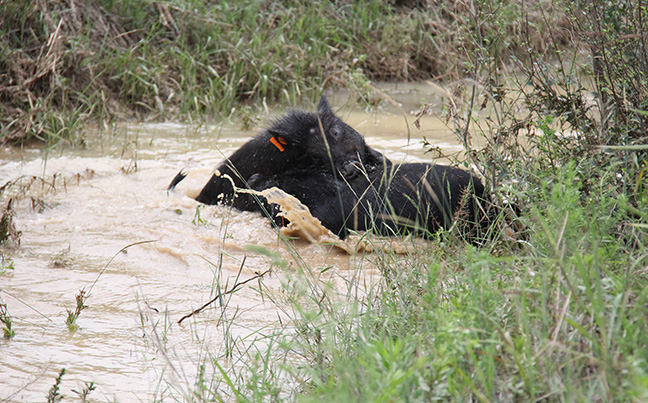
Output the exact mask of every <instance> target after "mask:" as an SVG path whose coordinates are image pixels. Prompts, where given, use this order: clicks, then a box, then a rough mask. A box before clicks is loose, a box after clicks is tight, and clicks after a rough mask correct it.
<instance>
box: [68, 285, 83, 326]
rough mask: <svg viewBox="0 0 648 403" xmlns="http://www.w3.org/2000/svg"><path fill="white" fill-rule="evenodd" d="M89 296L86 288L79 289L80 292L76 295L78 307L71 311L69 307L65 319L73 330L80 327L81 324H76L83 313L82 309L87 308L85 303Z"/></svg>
mask: <svg viewBox="0 0 648 403" xmlns="http://www.w3.org/2000/svg"><path fill="white" fill-rule="evenodd" d="M86 298H87V295H86V291H85V288H82V289H81V290H79V293H78V294H77V295H76V308H74V311H70V310H69V309H67V313H68V316H67V319H66V320H65V324H67V325H68V328H69V329H70V331H71V332H73V331H75V330H77V329H78V328H79V325H77V324H76V321H77V319H78V318H79V315H81V311H82V310H84V309H85V308H87V306H86V305H85V304H84V302H85V300H86Z"/></svg>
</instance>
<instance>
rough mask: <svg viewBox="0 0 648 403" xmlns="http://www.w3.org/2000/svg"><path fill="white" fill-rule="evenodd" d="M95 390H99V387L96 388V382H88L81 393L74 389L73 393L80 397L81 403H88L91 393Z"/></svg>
mask: <svg viewBox="0 0 648 403" xmlns="http://www.w3.org/2000/svg"><path fill="white" fill-rule="evenodd" d="M95 389H97V387H96V386H95V384H94V382H86V383H85V386H84V387H83V389H82V390H81V392H78V391H76V390H74V389H72V392H74V393H76V394H77V395H79V398H80V399H81V403H86V402H87V401H88V395H89V394H90V392H92V391H93V390H95Z"/></svg>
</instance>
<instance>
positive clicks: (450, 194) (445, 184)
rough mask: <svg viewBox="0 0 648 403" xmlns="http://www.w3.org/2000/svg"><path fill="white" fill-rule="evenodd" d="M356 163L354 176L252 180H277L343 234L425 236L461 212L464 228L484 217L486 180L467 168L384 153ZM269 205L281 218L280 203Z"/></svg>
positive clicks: (262, 183)
mask: <svg viewBox="0 0 648 403" xmlns="http://www.w3.org/2000/svg"><path fill="white" fill-rule="evenodd" d="M376 161H380V162H379V163H376ZM356 169H357V170H358V173H357V174H356V175H353V176H351V177H350V178H345V177H343V176H337V177H336V176H333V175H330V174H329V173H328V172H326V171H323V170H322V171H314V170H312V169H310V170H307V171H304V170H301V169H291V170H289V171H286V172H284V173H283V174H281V178H278V177H271V178H267V179H265V180H262V179H261V178H258V177H253V178H252V182H251V185H252V186H253V187H254V188H256V189H257V190H263V189H265V188H269V187H272V186H277V187H280V188H281V189H282V190H284V191H285V192H287V193H289V194H292V195H293V196H295V197H297V198H298V199H299V200H300V201H301V202H302V203H304V204H305V205H306V206H308V208H309V209H310V211H311V213H312V214H313V216H315V217H317V218H318V219H319V220H320V221H321V222H322V224H323V225H324V226H325V227H326V228H328V229H329V230H331V231H332V232H333V233H335V234H337V235H338V236H340V237H341V238H344V237H346V235H347V234H348V232H349V230H373V231H375V232H377V233H379V234H382V235H404V234H408V233H415V234H417V235H420V236H423V237H427V236H429V235H431V234H433V233H435V232H437V231H438V230H439V229H441V228H443V229H449V228H450V227H451V226H452V225H453V224H454V222H455V220H456V218H457V216H458V215H461V217H460V218H461V222H462V225H463V228H464V229H466V230H472V229H475V228H476V227H478V225H477V224H478V223H479V222H480V221H482V220H483V219H484V217H483V215H482V214H481V211H482V208H481V206H482V204H483V201H484V197H485V194H484V193H485V190H484V186H483V184H482V183H481V181H480V180H479V179H478V178H476V177H475V176H473V175H471V174H470V173H468V172H466V171H464V170H461V169H458V168H454V167H449V166H445V165H433V164H425V163H409V164H397V165H396V164H393V163H392V162H391V161H389V160H388V159H387V158H385V157H384V156H383V158H382V159H378V158H376V159H374V163H372V164H367V165H365V166H362V167H359V168H356ZM266 208H267V210H268V211H269V212H270V214H271V216H272V217H271V218H273V219H274V220H275V222H277V223H278V224H279V223H281V220H280V218H279V217H277V214H278V213H279V209H278V207H277V206H274V205H266ZM465 224H467V225H465Z"/></svg>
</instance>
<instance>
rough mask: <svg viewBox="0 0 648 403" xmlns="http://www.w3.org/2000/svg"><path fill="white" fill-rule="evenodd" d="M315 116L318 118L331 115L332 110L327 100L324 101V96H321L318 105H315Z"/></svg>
mask: <svg viewBox="0 0 648 403" xmlns="http://www.w3.org/2000/svg"><path fill="white" fill-rule="evenodd" d="M317 114H318V115H320V116H327V115H329V114H330V115H333V110H332V109H331V105H330V104H329V102H328V99H326V95H322V98H320V101H319V104H318V105H317Z"/></svg>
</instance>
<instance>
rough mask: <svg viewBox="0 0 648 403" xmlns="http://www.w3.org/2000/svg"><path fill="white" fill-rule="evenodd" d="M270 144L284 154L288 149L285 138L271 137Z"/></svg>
mask: <svg viewBox="0 0 648 403" xmlns="http://www.w3.org/2000/svg"><path fill="white" fill-rule="evenodd" d="M270 142H271V143H272V145H273V146H275V147H277V148H278V149H279V151H281V152H284V151H286V149H285V148H284V146H285V145H286V144H288V142H287V141H286V140H285V139H284V138H283V137H279V136H277V137H271V138H270Z"/></svg>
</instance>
